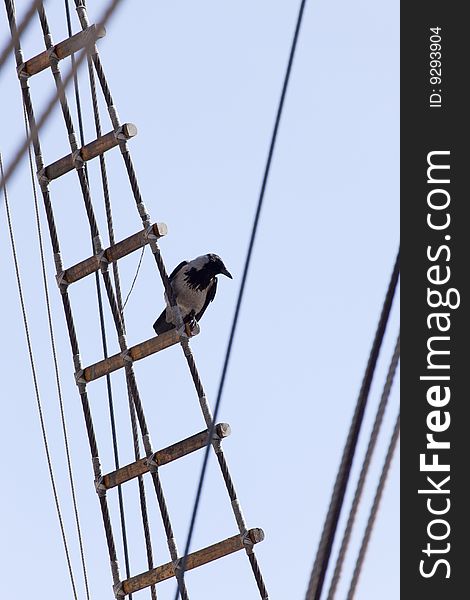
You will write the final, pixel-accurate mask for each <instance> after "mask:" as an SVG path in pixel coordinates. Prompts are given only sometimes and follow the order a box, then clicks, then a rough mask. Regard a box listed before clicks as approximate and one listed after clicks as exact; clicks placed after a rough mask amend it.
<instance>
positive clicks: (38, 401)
mask: <svg viewBox="0 0 470 600" xmlns="http://www.w3.org/2000/svg"><path fill="white" fill-rule="evenodd" d="M0 172H1V175H2V177H3V160H2V155H1V153H0ZM3 197H4V200H5V210H6V215H7V221H8V230H9V234H10V245H11V251H12V255H13V262H14V265H15V273H16V283H17V288H18V295H19V299H20V305H21V312H22V315H23V326H24V331H25V335H26V343H27V346H28V354H29V362H30V366H31V374H32V377H33V384H34V392H35V395H36V405H37V409H38V414H39V422H40V425H41V432H42V439H43V443H44V450H45V453H46V459H47V467H48V470H49V479H50V482H51V486H52V493H53V496H54V503H55V507H56V512H57V517H58V519H59V525H60V531H61V535H62V542H63V545H64V550H65V556H66V560H67V566H68V571H69V576H70V583H71V586H72V591H73V596H74V598H75V600H77V599H78V596H77V589H76V586H75V577H74V574H73V568H72V563H71V560H70V553H69V547H68V542H67V537H66V535H65V528H64V522H63V519H62V511H61V509H60V502H59V495H58V492H57V487H56V483H55V477H54V471H53V468H52V459H51V455H50V451H49V443H48V441H47V432H46V424H45V422H44V415H43V411H42V403H41V396H40V393H39V383H38V379H37V374H36V365H35V361H34V354H33V348H32V344H31V337H30V333H29V325H28V318H27V316H26V306H25V301H24V295H23V285H22V283H21V275H20V267H19V263H18V256H17V253H16V244H15V238H14V234H13V225H12V221H11V214H10V205H9V202H8V193H7V188H6V185H5V186H4V188H3Z"/></svg>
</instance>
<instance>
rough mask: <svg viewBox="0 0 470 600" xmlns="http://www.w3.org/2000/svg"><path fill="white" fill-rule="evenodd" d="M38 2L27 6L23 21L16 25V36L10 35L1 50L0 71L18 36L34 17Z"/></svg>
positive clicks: (36, 0) (35, 0) (35, 1)
mask: <svg viewBox="0 0 470 600" xmlns="http://www.w3.org/2000/svg"><path fill="white" fill-rule="evenodd" d="M40 1H41V0H33V1H32V2H31V4H30V5H29V8H28V10H27V11H26V13H25V15H24V17H23V20H22V21H21V23H20V24H19V25H18V31H17V32H16V35H12V36H11V37H10V39H9V41H8V42H7V43H6V44H5V47H4V48H3V50H2V51H1V52H0V71H1V70H2V68H3V63H4V62H5V61H6V60H7V58H8V57H9V56H10V53H11V51H12V50H13V48H14V47H15V44H16V42H17V40H18V38H19V36H20V35H21V34H22V33H23V31H25V29H26V28H27V27H28V25H29V24H30V22H31V19H32V18H33V16H34V13H35V12H36V9H37V7H38V6H39V2H40Z"/></svg>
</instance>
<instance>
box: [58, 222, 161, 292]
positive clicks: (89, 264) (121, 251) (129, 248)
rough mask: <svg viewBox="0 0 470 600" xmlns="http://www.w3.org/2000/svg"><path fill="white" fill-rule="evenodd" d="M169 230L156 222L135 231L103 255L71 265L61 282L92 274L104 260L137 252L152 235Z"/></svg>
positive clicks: (110, 260) (159, 236)
mask: <svg viewBox="0 0 470 600" xmlns="http://www.w3.org/2000/svg"><path fill="white" fill-rule="evenodd" d="M167 232H168V229H167V226H166V225H165V223H154V224H153V225H152V227H151V229H150V230H145V229H143V230H142V231H139V232H138V233H134V234H133V235H131V236H129V237H128V238H125V239H124V240H122V241H120V242H117V244H114V245H113V246H110V247H109V248H106V250H104V252H103V255H102V256H97V255H94V256H90V257H89V258H86V259H85V260H82V261H81V262H79V263H77V264H76V265H73V266H72V267H69V268H68V269H66V270H65V271H64V272H63V273H62V275H61V278H60V279H61V281H60V283H66V284H69V283H74V282H75V281H79V280H80V279H83V278H84V277H86V276H87V275H91V274H92V273H94V272H95V271H98V270H99V269H100V268H101V266H102V264H103V260H104V261H105V262H108V263H112V262H115V261H116V260H119V259H120V258H123V257H124V256H127V255H128V254H131V253H132V252H135V251H136V250H138V249H139V248H142V246H145V244H148V243H150V241H151V240H152V235H153V236H155V238H154V239H159V238H161V237H163V236H164V235H166V234H167Z"/></svg>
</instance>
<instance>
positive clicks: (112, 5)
mask: <svg viewBox="0 0 470 600" xmlns="http://www.w3.org/2000/svg"><path fill="white" fill-rule="evenodd" d="M121 2H122V0H109V3H108V5H107V7H106V10H105V11H104V12H103V14H102V16H101V19H100V20H99V22H98V26H97V28H103V27H104V26H105V25H106V23H107V22H108V21H109V19H110V18H111V17H112V16H113V13H114V11H115V10H116V8H117V7H118V5H119V4H120V3H121ZM4 3H5V6H6V9H7V15H8V19H9V21H10V17H9V15H10V5H11V6H13V0H4ZM10 32H11V36H12V38H13V39H15V40H19V38H18V34H17V28H16V18H15V27H12V26H11V25H10ZM17 48H19V44H18V43H15V54H16V49H17ZM88 51H89V49H88V48H86V47H85V48H83V49H82V50H80V52H79V53H78V58H77V59H76V61H75V67H72V68H71V69H70V71H69V72H68V73H67V76H66V77H64V80H63V87H64V89H65V88H67V86H68V85H69V84H70V82H71V81H72V78H73V75H74V73H75V71H76V70H77V69H78V68H79V66H80V65H81V64H82V62H83V61H84V60H85V58H86V56H87V52H88ZM21 60H23V57H22V55H21ZM21 65H22V63H18V61H17V67H18V68H20V67H21ZM59 96H60V92H59V91H58V90H56V91H55V92H54V93H53V94H51V96H50V98H49V100H48V102H47V103H46V106H45V108H44V110H43V112H42V113H41V116H40V117H39V119H37V120H36V119H35V120H34V128H35V130H36V132H34V131H33V130H32V129H31V128H30V134H29V137H28V139H27V140H25V141H24V142H22V143H21V144H19V146H18V148H17V149H16V151H15V152H14V154H13V159H12V161H11V163H10V164H9V165H8V166H7V168H6V169H5V170H4V174H3V176H2V177H1V179H0V188H1V189H3V186H4V185H5V184H6V183H8V181H9V180H10V178H11V176H12V175H13V173H14V172H15V171H16V169H17V168H18V165H19V163H20V161H21V159H22V158H23V156H24V155H25V154H26V152H27V150H28V145H29V144H31V143H33V144H34V141H35V136H36V133H37V132H38V131H40V130H41V129H42V127H44V125H45V124H46V123H47V121H48V120H49V118H50V116H51V114H52V111H53V109H54V108H55V106H56V102H57V100H58V99H59ZM28 119H29V113H28ZM43 167H44V164H42V166H41V168H43Z"/></svg>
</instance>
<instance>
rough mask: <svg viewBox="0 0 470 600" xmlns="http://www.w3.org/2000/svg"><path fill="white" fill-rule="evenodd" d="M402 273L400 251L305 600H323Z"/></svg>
mask: <svg viewBox="0 0 470 600" xmlns="http://www.w3.org/2000/svg"><path fill="white" fill-rule="evenodd" d="M399 274H400V251H398V253H397V257H396V260H395V265H394V267H393V271H392V275H391V278H390V282H389V285H388V289H387V293H386V295H385V300H384V303H383V307H382V312H381V314H380V319H379V323H378V325H377V330H376V332H375V337H374V341H373V344H372V348H371V351H370V355H369V359H368V361H367V366H366V370H365V373H364V377H363V380H362V384H361V389H360V390H359V395H358V399H357V403H356V408H355V410H354V414H353V417H352V420H351V426H350V428H349V432H348V437H347V439H346V444H345V446H344V450H343V455H342V457H341V462H340V465H339V468H338V473H337V475H336V480H335V484H334V487H333V492H332V494H331V500H330V505H329V507H328V513H327V515H326V518H325V523H324V525H323V531H322V534H321V538H320V542H319V544H318V550H317V554H316V557H315V562H314V564H313V568H312V572H311V575H310V581H309V584H308V588H307V593H306V596H305V598H306V600H320V597H321V593H322V588H323V584H324V581H325V575H326V571H327V569H328V564H329V560H330V556H331V549H332V547H333V542H334V538H335V534H336V530H337V527H338V521H339V517H340V514H341V509H342V506H343V503H344V497H345V495H346V488H347V485H348V481H349V476H350V474H351V467H352V463H353V459H354V454H355V452H356V447H357V441H358V438H359V433H360V430H361V425H362V422H363V418H364V412H365V409H366V406H367V400H368V397H369V392H370V388H371V385H372V379H373V377H374V373H375V368H376V366H377V361H378V358H379V353H380V349H381V347H382V342H383V339H384V336H385V330H386V328H387V323H388V319H389V316H390V312H391V309H392V304H393V299H394V296H395V291H396V288H397V285H398V278H399Z"/></svg>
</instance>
